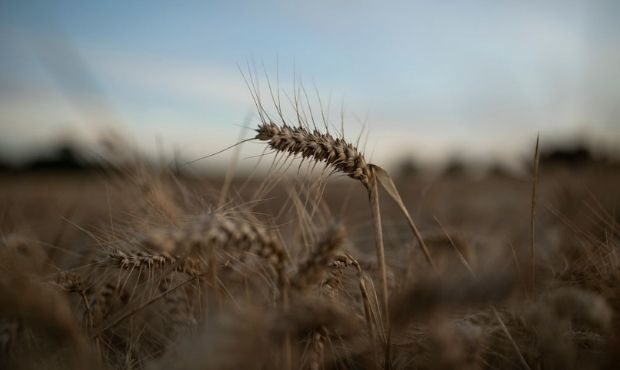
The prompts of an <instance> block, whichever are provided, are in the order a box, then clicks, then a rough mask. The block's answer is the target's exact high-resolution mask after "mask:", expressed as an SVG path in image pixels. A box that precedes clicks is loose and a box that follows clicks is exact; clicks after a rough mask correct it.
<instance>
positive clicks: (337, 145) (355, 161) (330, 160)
mask: <svg viewBox="0 0 620 370" xmlns="http://www.w3.org/2000/svg"><path fill="white" fill-rule="evenodd" d="M256 132H257V134H256V137H255V139H258V140H261V141H267V144H268V145H269V147H271V148H272V149H274V150H276V151H278V152H282V153H289V154H291V155H300V156H301V157H302V158H303V159H306V158H311V159H312V160H314V161H316V162H324V163H326V164H327V166H330V167H332V168H333V169H334V170H335V171H340V172H342V173H344V174H346V175H348V176H349V177H351V178H353V179H356V180H359V181H360V182H361V183H362V184H363V185H364V186H365V187H366V188H368V187H369V186H370V183H371V181H372V176H373V174H372V169H371V167H370V166H369V165H368V164H367V163H366V159H365V158H364V155H363V154H362V153H361V152H360V151H359V150H358V149H357V148H356V147H355V146H354V145H353V144H351V143H347V142H346V141H345V140H344V139H340V138H334V137H333V136H332V135H330V134H328V133H322V132H320V131H318V130H316V129H315V130H312V131H310V130H309V129H307V128H305V127H302V126H297V127H291V126H288V125H286V124H284V125H281V126H280V125H277V124H276V123H273V122H263V123H262V124H260V125H259V126H258V128H257V129H256Z"/></svg>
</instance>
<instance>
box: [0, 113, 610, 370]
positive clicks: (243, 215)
mask: <svg viewBox="0 0 620 370" xmlns="http://www.w3.org/2000/svg"><path fill="white" fill-rule="evenodd" d="M258 108H259V111H261V113H265V116H263V115H262V114H261V119H262V123H261V125H260V126H259V127H258V128H257V130H256V132H257V134H256V137H254V138H253V139H254V140H255V141H259V142H264V144H265V145H266V148H267V149H268V150H270V151H271V152H273V153H271V154H272V155H274V159H273V163H274V164H273V165H272V170H271V171H270V172H269V173H268V174H267V175H266V176H264V177H260V176H259V177H253V178H244V177H243V176H238V177H236V178H234V179H233V178H232V177H230V176H227V177H226V178H216V177H197V176H190V175H186V174H183V173H176V172H174V171H172V170H170V169H167V168H165V167H161V166H156V165H153V164H149V163H148V162H146V161H139V160H134V161H131V162H127V163H125V164H124V165H123V166H117V167H115V168H111V169H109V170H105V171H104V170H98V171H94V172H88V173H78V174H76V173H34V174H33V173H25V174H24V173H22V174H7V175H4V176H2V177H1V178H0V184H1V189H2V191H1V192H0V193H1V194H0V206H1V208H0V209H1V211H0V212H1V214H0V227H1V229H0V231H1V236H2V239H1V245H2V246H1V248H0V346H1V352H0V353H1V357H0V365H1V367H2V368H3V369H5V368H6V369H455V368H458V369H607V368H609V369H612V368H617V367H618V365H619V360H620V357H619V356H618V354H617V353H618V352H617V349H618V345H619V342H618V337H617V334H616V333H617V332H618V329H619V328H620V326H619V321H618V315H617V313H618V312H620V285H619V284H618V283H619V282H620V261H619V259H618V258H619V257H618V255H617V254H618V249H619V248H620V244H619V237H620V233H619V227H618V221H619V218H618V213H617V211H618V206H619V205H620V197H619V196H620V192H618V189H619V187H618V185H620V171H618V170H617V169H618V168H617V166H616V165H613V164H610V163H598V162H595V161H592V162H591V163H587V164H585V165H583V164H582V165H580V166H571V165H567V164H557V163H552V162H551V161H547V160H540V159H539V155H538V154H539V152H538V147H537V149H536V154H535V155H534V153H532V158H530V159H528V163H529V165H530V169H528V170H526V171H524V172H523V173H521V174H518V175H516V174H511V173H504V172H499V171H496V172H492V173H487V174H486V175H477V176H473V175H469V174H467V173H460V172H457V173H453V172H454V171H453V172H448V173H444V174H434V175H429V174H425V173H422V174H414V175H410V176H405V175H402V176H395V177H394V180H392V178H391V177H390V176H389V175H388V174H387V172H385V171H384V170H382V169H381V168H380V167H379V166H377V165H374V164H371V163H368V162H366V160H365V158H364V155H363V153H361V151H359V150H358V149H357V147H356V146H355V145H354V144H352V143H351V142H350V141H347V139H346V138H344V137H340V136H338V135H337V134H335V133H334V134H330V133H329V132H326V131H324V130H323V131H322V130H321V129H317V128H316V127H314V128H312V127H311V124H310V121H304V120H303V119H301V121H298V122H297V123H296V124H288V123H286V122H278V121H277V120H272V118H271V117H268V116H267V115H266V112H264V111H262V106H261V105H260V104H259V105H258ZM278 111H279V110H278ZM304 162H305V164H306V165H307V167H308V168H310V169H314V171H312V170H310V171H309V172H307V173H306V172H304V174H303V176H302V175H301V174H300V172H299V171H297V172H295V171H293V174H292V175H291V174H290V173H285V172H278V168H281V167H285V166H291V165H292V166H295V167H297V166H300V167H301V166H302V164H303V163H304ZM347 177H350V178H351V179H349V178H347ZM401 197H402V198H401ZM380 199H381V203H379V200H380ZM414 220H415V223H414Z"/></svg>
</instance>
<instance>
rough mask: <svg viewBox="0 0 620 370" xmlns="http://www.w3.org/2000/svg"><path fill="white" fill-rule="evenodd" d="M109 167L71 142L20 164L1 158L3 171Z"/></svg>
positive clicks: (63, 170) (79, 170)
mask: <svg viewBox="0 0 620 370" xmlns="http://www.w3.org/2000/svg"><path fill="white" fill-rule="evenodd" d="M107 167H108V166H106V164H104V163H103V161H97V160H95V159H91V158H88V157H87V156H86V155H85V154H84V153H83V152H82V151H81V150H80V149H79V148H77V147H75V146H73V145H71V144H62V145H59V146H58V147H56V148H54V149H53V150H51V151H47V152H45V153H41V154H37V155H36V156H34V157H32V158H31V159H29V160H28V161H26V162H24V163H20V164H14V163H12V162H10V161H8V160H5V159H2V158H0V171H1V172H85V171H95V170H98V171H99V170H104V169H106V168H107Z"/></svg>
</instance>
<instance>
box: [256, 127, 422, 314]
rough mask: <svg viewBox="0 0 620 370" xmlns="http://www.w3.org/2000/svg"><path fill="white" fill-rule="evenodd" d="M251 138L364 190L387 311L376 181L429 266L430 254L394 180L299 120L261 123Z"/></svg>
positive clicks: (353, 150) (351, 149)
mask: <svg viewBox="0 0 620 370" xmlns="http://www.w3.org/2000/svg"><path fill="white" fill-rule="evenodd" d="M256 132H257V134H256V136H255V137H254V139H257V140H260V141H266V142H267V145H268V146H269V147H270V148H271V149H273V150H275V151H277V152H281V153H287V154H288V155H289V156H293V157H294V156H301V157H302V158H303V159H307V158H308V159H310V160H313V161H315V162H317V163H319V162H322V163H325V165H326V166H327V167H331V168H332V169H333V171H334V172H341V173H344V174H346V175H347V176H349V177H351V178H353V179H356V180H358V181H360V182H361V183H362V185H364V187H365V188H366V189H367V190H368V195H369V202H370V205H371V212H372V215H373V221H374V225H375V232H376V246H377V259H378V261H379V267H380V270H381V280H382V281H381V282H382V290H383V292H382V293H383V300H384V309H385V312H386V313H387V312H388V291H387V270H386V266H385V252H384V247H383V232H382V228H381V217H380V215H379V210H380V209H379V194H378V193H379V187H378V184H380V185H381V186H382V187H383V188H384V189H385V190H386V192H387V193H388V194H389V195H390V197H391V198H392V199H394V201H395V202H396V203H397V204H398V206H399V208H400V210H401V212H403V214H404V215H405V218H406V219H407V222H408V223H409V226H410V227H411V229H412V231H413V233H414V235H415V237H416V238H417V240H418V242H419V243H420V246H421V248H422V250H423V252H424V255H425V257H426V259H427V261H428V263H429V264H430V265H431V266H433V262H432V259H431V256H430V254H429V252H428V249H427V248H426V244H425V243H424V240H423V239H422V237H421V235H420V232H419V231H418V229H417V227H416V226H415V224H414V222H413V219H412V218H411V216H410V215H409V212H408V211H407V208H406V207H405V205H404V203H403V201H402V199H401V197H400V194H399V193H398V190H397V189H396V186H395V185H394V182H393V181H392V179H391V177H390V176H389V175H388V173H387V172H386V171H385V170H384V169H383V168H381V167H379V166H377V165H374V164H369V163H367V162H366V160H365V158H364V155H363V154H362V153H361V152H360V151H359V150H358V149H357V148H356V147H355V146H354V145H353V144H351V143H348V142H347V141H345V140H344V139H342V138H334V137H333V136H332V135H331V134H329V133H322V132H319V131H318V130H316V129H314V130H312V131H311V130H310V129H309V128H307V127H305V126H304V125H303V124H301V123H300V125H299V126H295V127H293V126H289V125H287V124H286V123H283V124H281V125H280V124H277V123H274V122H271V121H268V122H262V123H261V124H260V125H259V126H258V128H257V129H256Z"/></svg>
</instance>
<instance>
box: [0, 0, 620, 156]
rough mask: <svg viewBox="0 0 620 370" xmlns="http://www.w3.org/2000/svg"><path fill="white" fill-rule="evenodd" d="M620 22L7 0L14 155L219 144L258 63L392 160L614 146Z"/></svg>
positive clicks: (339, 7) (2, 12)
mask: <svg viewBox="0 0 620 370" xmlns="http://www.w3.org/2000/svg"><path fill="white" fill-rule="evenodd" d="M619 20H620V2H618V1H614V0H607V1H592V0H589V1H588V0H580V1H571V0H563V1H553V0H552V1H507V0H500V1H498V0H494V1H483V0H471V1H448V0H447V1H435V2H431V1H425V2H422V1H394V2H389V1H363V0H358V1H349V0H331V1H327V0H317V1H276V0H273V1H270V0H267V1H247V2H239V1H221V2H220V1H184V2H169V1H149V2H139V1H135V2H126V1H112V0H110V1H98V2H95V1H67V0H57V1H7V0H1V1H0V55H1V57H0V152H2V153H8V154H9V155H12V156H14V157H19V156H23V155H25V154H28V153H31V152H33V151H34V150H37V149H38V148H44V147H45V146H47V145H50V143H54V142H56V141H58V140H61V139H63V138H66V137H69V138H72V139H74V140H77V141H81V142H91V141H93V140H96V138H97V137H98V136H100V135H101V133H102V132H105V131H106V130H107V129H110V128H111V129H113V130H115V131H118V132H119V133H121V134H122V135H123V136H124V137H125V138H127V140H128V141H130V142H131V143H133V144H135V145H136V146H138V147H139V148H141V149H143V150H144V151H145V152H147V153H151V154H154V153H157V154H158V155H163V156H172V155H178V156H180V157H182V158H185V159H188V160H189V159H194V158H198V157H201V156H204V155H208V154H210V153H213V152H215V151H217V150H219V149H221V148H224V147H226V146H228V145H230V144H233V143H235V142H236V141H237V140H238V137H239V135H240V134H241V133H242V132H243V127H245V126H250V127H252V126H255V125H256V124H257V123H258V117H257V114H256V109H255V107H254V106H253V103H252V99H251V94H250V90H249V89H248V87H247V86H246V84H245V83H244V74H245V76H246V77H247V76H248V75H249V74H252V75H253V76H255V77H257V78H258V79H259V80H260V83H261V87H262V88H263V90H264V89H265V87H266V86H267V83H266V82H267V81H269V82H271V83H272V84H273V85H274V87H275V85H276V83H277V84H278V86H279V88H280V89H279V90H280V91H281V99H282V102H283V105H288V106H289V107H290V104H289V103H288V101H289V100H288V99H287V98H286V97H289V98H291V97H292V96H293V95H294V92H295V91H298V90H297V89H296V88H298V87H299V86H300V84H302V85H303V86H304V87H305V91H306V92H307V95H308V101H309V104H310V106H311V107H312V108H313V112H314V113H315V114H316V115H317V119H318V117H319V115H320V113H319V112H320V111H321V110H322V111H323V112H324V113H325V116H326V119H328V121H329V122H330V124H332V125H333V126H334V127H340V121H341V117H343V118H344V120H343V121H344V131H345V136H346V137H347V139H349V140H351V141H357V139H358V137H360V136H361V141H360V143H361V144H360V145H361V146H363V149H364V150H365V152H366V153H367V156H369V157H370V158H371V160H373V161H375V162H377V163H381V162H389V161H394V160H396V159H398V158H401V157H403V156H408V155H413V156H415V157H416V158H419V159H421V160H426V161H437V160H441V159H445V158H450V157H453V156H457V155H458V156H464V157H471V158H499V159H505V160H510V159H511V158H512V159H514V158H516V157H517V156H521V155H523V153H527V152H529V151H530V150H531V148H532V146H533V142H534V140H535V137H536V134H537V133H540V134H541V140H542V141H543V143H544V142H551V141H556V140H559V139H561V138H569V137H574V136H575V135H584V136H586V137H588V138H589V140H591V141H593V142H595V143H596V144H597V145H611V144H613V143H614V142H616V143H617V142H620V141H619V140H620V120H619V118H620V83H619V82H620V22H619ZM248 69H249V70H248ZM268 96H269V95H268V94H266V93H265V91H263V93H262V95H261V97H262V100H263V103H265V106H266V107H267V108H270V107H272V106H273V104H272V103H271V101H270V99H269V98H268ZM289 113H290V114H291V115H290V120H291V122H294V121H295V114H294V113H293V112H291V110H290V109H289ZM287 118H288V117H287ZM251 135H252V133H251V131H245V137H249V136H251ZM610 143H611V144H610ZM261 149H262V147H261V146H260V145H257V144H253V143H249V144H248V145H247V146H246V147H244V149H243V153H244V160H243V161H242V165H244V164H246V165H249V166H251V163H253V162H252V159H251V157H252V154H253V153H260V152H261ZM231 155H232V153H231V152H230V151H229V152H225V153H223V154H221V155H218V156H216V157H214V158H210V159H207V160H204V161H201V162H199V163H200V164H201V165H206V166H209V165H213V166H216V165H218V163H220V164H221V163H224V162H226V161H227V160H229V159H230V157H231Z"/></svg>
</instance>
